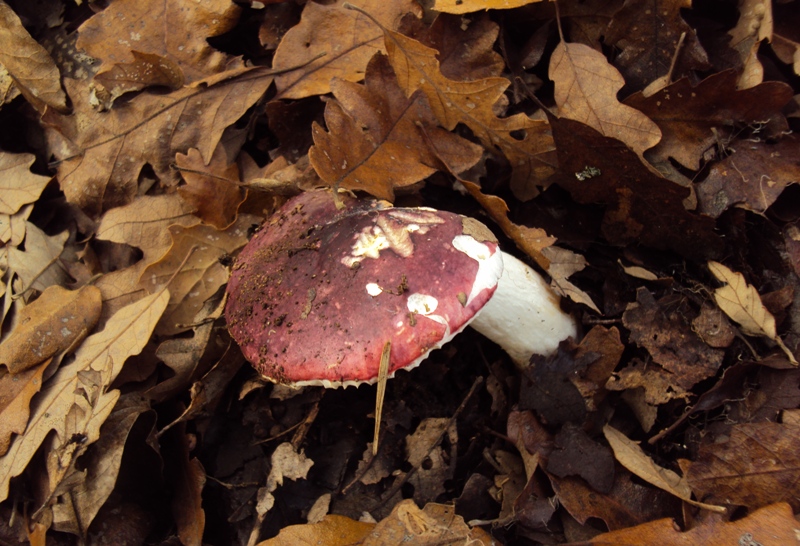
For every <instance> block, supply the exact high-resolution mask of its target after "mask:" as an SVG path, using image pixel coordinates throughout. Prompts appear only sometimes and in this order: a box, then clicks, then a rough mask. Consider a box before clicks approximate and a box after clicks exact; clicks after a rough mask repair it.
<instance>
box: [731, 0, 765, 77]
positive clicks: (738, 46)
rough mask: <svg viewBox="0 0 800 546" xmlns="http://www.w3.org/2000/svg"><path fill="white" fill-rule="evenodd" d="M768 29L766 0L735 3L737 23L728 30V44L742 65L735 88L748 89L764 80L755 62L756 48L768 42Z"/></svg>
mask: <svg viewBox="0 0 800 546" xmlns="http://www.w3.org/2000/svg"><path fill="white" fill-rule="evenodd" d="M772 29H773V21H772V2H771V1H770V0H739V20H738V21H737V22H736V26H735V27H734V28H732V29H731V30H730V31H728V34H730V36H731V42H730V45H731V47H732V48H733V49H735V50H736V52H737V53H738V54H739V57H740V59H741V61H742V64H743V65H744V66H743V69H742V71H741V74H740V75H739V82H738V85H737V87H738V88H739V89H749V88H750V87H754V86H756V85H758V84H760V83H761V82H762V81H763V80H764V67H763V66H761V61H759V60H758V48H759V46H760V45H761V42H762V41H764V40H767V41H770V40H772Z"/></svg>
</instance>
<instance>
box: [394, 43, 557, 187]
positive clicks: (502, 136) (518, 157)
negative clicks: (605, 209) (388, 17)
mask: <svg viewBox="0 0 800 546" xmlns="http://www.w3.org/2000/svg"><path fill="white" fill-rule="evenodd" d="M384 35H385V41H386V51H387V52H388V54H389V59H390V61H391V63H392V66H393V67H394V71H395V73H396V74H397V80H398V82H399V83H400V87H402V88H403V90H404V91H405V93H406V95H407V96H410V95H411V94H412V93H413V92H414V91H416V90H417V89H420V90H422V92H423V93H425V95H426V96H427V97H428V102H429V104H430V106H431V109H432V110H433V113H434V115H435V116H436V118H437V119H438V120H439V123H440V124H441V125H442V126H443V127H444V128H445V129H447V130H453V129H454V128H455V126H456V125H458V124H459V123H463V124H464V125H466V126H467V127H469V128H470V129H471V130H472V132H473V133H474V134H475V136H476V137H477V138H478V139H480V141H481V142H482V143H483V145H484V147H486V148H487V149H489V150H495V149H499V150H500V152H502V153H503V154H504V155H505V156H506V158H507V159H508V161H509V163H510V164H511V166H512V168H513V174H512V179H511V188H512V190H513V191H514V194H515V195H516V196H517V197H518V198H519V199H523V200H527V199H531V198H533V197H535V196H536V195H537V193H538V189H537V186H543V185H545V184H546V182H545V181H546V179H547V178H548V177H549V176H550V175H551V174H553V172H555V159H554V157H553V150H554V147H553V139H552V137H551V136H550V126H549V124H548V123H547V122H546V121H544V120H535V119H531V118H529V117H528V116H526V115H525V114H522V113H519V114H515V115H513V116H509V117H506V118H499V117H497V116H496V115H495V113H494V110H493V108H494V106H495V103H497V102H498V100H499V99H500V98H501V97H502V96H503V92H504V91H505V90H506V88H507V87H508V86H509V84H510V82H509V81H508V80H507V79H505V78H483V79H480V80H474V81H463V82H462V81H455V80H451V79H449V78H446V77H445V76H444V75H443V74H442V73H441V71H440V68H439V61H438V59H437V58H436V55H437V51H436V50H435V49H431V48H429V47H426V46H424V45H422V44H421V43H419V42H418V41H416V40H414V39H412V38H409V37H407V36H404V35H402V34H399V33H397V32H393V31H391V30H389V29H384ZM518 134H522V135H524V136H523V138H522V139H521V140H520V139H519V138H517V137H515V136H514V135H518Z"/></svg>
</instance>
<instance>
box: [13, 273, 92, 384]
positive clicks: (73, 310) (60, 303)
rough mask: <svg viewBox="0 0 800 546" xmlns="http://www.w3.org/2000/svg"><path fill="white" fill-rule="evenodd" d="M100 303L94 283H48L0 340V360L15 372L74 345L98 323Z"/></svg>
mask: <svg viewBox="0 0 800 546" xmlns="http://www.w3.org/2000/svg"><path fill="white" fill-rule="evenodd" d="M101 305H102V301H101V299H100V290H98V289H97V288H96V287H94V286H84V287H83V288H81V289H80V290H74V291H70V290H66V289H64V288H62V287H60V286H50V287H48V288H47V289H46V290H45V291H44V292H42V294H41V296H39V298H38V299H36V301H34V302H33V303H31V304H30V305H28V306H26V307H25V308H23V309H22V311H21V312H20V314H19V319H18V321H17V324H16V327H15V328H14V330H12V331H11V334H9V336H8V337H7V338H6V339H4V340H3V342H2V343H0V364H5V365H6V367H7V368H8V371H9V372H11V373H12V374H16V373H19V372H21V371H23V370H27V369H28V368H31V367H33V366H35V365H36V364H39V363H40V362H42V361H43V360H45V359H48V358H50V357H51V356H53V355H55V354H56V353H59V352H61V351H64V350H66V349H68V348H70V347H71V346H72V345H74V344H75V345H76V344H77V343H79V342H80V341H81V340H83V338H85V337H86V336H87V335H89V332H91V331H92V329H93V328H94V326H95V324H97V319H98V318H99V317H100V307H101Z"/></svg>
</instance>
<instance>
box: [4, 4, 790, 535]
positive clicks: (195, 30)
mask: <svg viewBox="0 0 800 546" xmlns="http://www.w3.org/2000/svg"><path fill="white" fill-rule="evenodd" d="M663 4H664V5H663V6H662V7H661V8H659V9H658V10H654V9H651V7H650V5H649V4H647V3H645V2H624V3H623V2H621V1H617V2H595V1H589V2H579V1H577V0H565V1H562V2H558V4H557V5H556V4H554V3H546V2H536V1H526V0H519V1H515V2H482V3H474V2H467V1H464V2H452V1H449V0H448V1H437V2H435V3H433V7H432V8H431V7H428V8H423V7H421V6H420V5H418V4H417V3H415V2H412V1H410V0H392V1H391V2H375V1H372V0H363V1H358V2H349V3H346V2H343V1H335V2H316V1H309V2H305V3H302V2H297V3H289V2H283V3H272V2H270V3H266V4H262V3H257V2H254V3H243V2H238V3H235V4H234V3H230V2H227V1H223V0H216V1H214V2H206V3H202V5H201V4H196V3H191V2H185V1H183V0H176V1H175V2H167V3H163V2H161V3H158V2H152V1H149V0H148V1H145V2H139V3H132V2H111V3H109V5H108V7H105V8H104V7H103V6H101V5H99V4H90V6H87V5H86V4H85V3H77V4H75V5H69V6H68V5H67V3H62V2H60V1H56V0H54V1H50V2H39V3H36V4H34V5H31V6H24V5H23V3H19V2H12V3H8V4H5V3H0V25H2V28H3V30H4V31H5V32H4V33H0V34H2V37H0V42H2V44H0V45H2V47H0V69H2V70H0V97H2V100H0V123H2V124H4V127H5V128H6V130H5V131H3V132H1V134H0V275H2V287H3V288H2V300H1V301H2V307H1V309H2V311H1V312H0V425H1V426H0V453H2V454H1V455H0V514H2V516H3V517H2V521H3V523H2V524H0V537H1V538H2V541H3V543H9V544H17V543H23V542H29V543H31V544H45V543H47V544H100V543H118V544H122V543H126V544H145V543H146V544H177V543H181V544H185V545H200V544H248V545H255V544H297V543H317V542H320V541H322V542H324V543H326V544H334V545H335V544H375V545H379V544H381V545H383V544H400V543H409V542H413V543H414V544H440V543H443V542H448V543H451V542H452V543H469V544H487V545H488V544H556V543H572V544H611V543H613V544H640V543H643V542H648V543H653V544H688V543H700V542H702V543H704V544H712V545H714V544H728V543H734V542H736V543H739V544H756V543H758V544H763V545H767V544H789V543H792V541H794V540H796V536H795V535H796V531H795V529H796V527H797V525H796V519H795V514H796V513H797V511H798V510H800V500H799V499H800V489H798V483H800V479H798V476H797V466H798V464H797V461H796V458H797V456H796V454H797V453H798V438H800V435H799V434H798V426H800V424H798V423H800V418H799V417H798V415H799V414H800V370H798V369H797V368H796V365H797V356H798V347H800V319H798V317H800V312H798V309H797V306H798V305H800V300H798V298H800V277H798V275H800V242H798V241H800V235H798V233H800V229H799V228H798V226H800V213H798V212H797V211H798V208H797V202H798V199H800V193H798V189H797V188H798V176H797V174H798V173H797V166H796V165H795V162H794V161H793V159H792V158H794V157H796V156H797V155H798V152H799V151H800V150H798V146H799V144H798V141H797V139H796V138H794V136H793V134H792V133H793V132H794V131H797V130H798V126H797V125H798V120H799V119H800V118H798V117H797V115H796V101H794V100H793V99H792V97H793V96H796V95H798V94H799V93H800V89H798V87H797V76H798V75H800V73H798V61H797V58H798V56H797V52H798V51H800V46H798V44H800V36H798V35H797V32H796V30H795V29H794V27H793V26H792V25H793V23H792V22H793V21H796V19H797V18H796V15H794V14H792V13H790V10H791V9H793V8H792V4H793V3H792V2H788V3H786V2H779V3H775V5H773V4H772V3H771V2H768V1H762V0H740V1H739V2H738V6H737V5H736V3H731V4H728V5H727V6H726V7H725V8H724V9H723V8H720V7H719V6H717V5H716V4H714V5H713V6H712V3H710V2H707V1H705V0H696V1H695V2H691V3H690V2H685V1H683V0H675V1H670V2H665V3H663ZM426 5H427V4H426ZM711 7H714V9H710V8H711ZM662 8H663V9H662ZM163 21H167V22H168V24H166V25H165V24H163ZM795 26H796V25H795ZM59 44H60V45H59ZM54 45H59V46H58V48H57V49H56V48H54ZM11 52H13V54H12V53H11ZM5 74H7V76H5ZM320 186H322V187H325V186H327V187H332V188H336V189H341V190H346V191H349V192H351V193H352V194H353V195H356V196H362V197H366V196H368V195H369V196H373V197H379V198H383V199H387V200H390V201H393V202H394V203H396V204H398V205H403V206H428V207H434V208H439V209H444V210H449V211H453V212H458V213H461V214H464V215H467V216H472V217H475V218H478V219H479V220H482V221H483V222H485V223H486V224H487V225H488V226H489V227H490V229H492V230H493V231H494V233H495V234H496V235H497V236H498V237H499V238H500V242H501V245H502V246H503V248H504V249H505V250H506V251H507V252H510V253H515V254H517V255H518V256H520V257H522V258H524V259H526V260H528V262H529V263H531V264H533V265H534V266H535V267H537V268H539V269H540V270H541V271H542V272H543V273H545V274H547V275H548V276H549V280H550V283H551V287H552V288H553V290H554V292H556V293H557V294H559V295H560V296H562V297H563V298H562V301H561V305H562V307H563V308H564V309H565V310H567V311H568V312H570V313H572V314H573V315H574V316H576V317H577V318H578V319H579V320H580V322H581V323H582V333H581V335H580V336H579V337H578V339H573V340H567V341H565V342H563V343H562V345H561V346H560V347H559V350H558V351H557V352H556V353H555V354H553V355H550V356H534V357H533V358H532V359H531V361H530V362H529V363H528V365H527V366H526V367H524V368H523V369H519V368H517V367H515V366H514V365H513V364H512V363H511V362H510V361H509V359H508V357H507V356H506V355H505V354H504V353H503V352H502V351H501V350H500V349H499V348H498V347H496V346H494V345H493V344H492V343H491V342H489V341H487V340H485V339H483V338H481V337H480V336H479V335H477V334H475V333H474V332H470V331H467V332H464V333H462V334H461V335H460V336H459V337H457V338H456V339H455V340H454V341H453V342H451V343H450V344H448V345H447V346H445V347H444V348H443V349H441V350H438V351H435V352H433V353H432V354H431V355H430V357H429V358H428V359H427V360H426V361H425V362H424V363H423V364H422V365H421V366H420V367H419V368H417V369H416V370H414V371H412V372H408V373H405V372H404V373H399V374H397V377H395V378H393V379H391V380H390V381H389V382H388V384H387V385H386V395H385V396H386V398H385V402H384V407H383V413H382V417H380V420H381V422H380V423H379V425H380V441H379V442H378V443H377V444H376V445H375V446H373V445H372V444H371V443H370V441H371V439H372V431H373V428H374V427H375V422H374V421H375V415H374V413H373V410H374V405H373V404H374V396H375V390H374V389H375V387H370V386H361V387H359V388H354V389H343V390H332V391H326V392H323V391H322V390H321V389H319V388H305V389H301V390H292V389H286V388H282V387H279V386H277V385H272V384H266V383H265V382H264V381H263V380H262V379H261V378H259V377H258V376H257V374H256V373H255V372H254V371H253V370H252V368H251V367H250V366H248V365H246V362H245V361H244V358H243V357H242V355H241V353H240V351H239V349H238V347H236V345H235V344H234V343H233V342H232V341H231V339H230V337H229V336H228V334H227V331H226V328H225V320H224V317H223V316H222V309H223V307H224V289H225V286H226V283H227V279H228V276H229V272H230V268H231V266H232V264H233V262H234V260H235V257H236V255H237V253H238V252H239V251H240V249H241V248H242V247H243V246H244V245H245V244H246V242H247V241H248V239H249V238H250V237H251V236H252V234H253V233H254V231H255V230H257V229H271V227H272V223H271V222H274V220H272V219H271V215H272V213H273V211H274V210H275V209H276V208H277V207H279V206H280V205H281V204H282V203H283V202H284V201H285V200H286V199H287V197H288V196H291V195H294V194H297V193H299V192H301V191H306V190H309V189H312V188H315V187H320ZM262 223H263V225H262ZM266 304H268V302H265V305H266ZM737 541H738V542H737Z"/></svg>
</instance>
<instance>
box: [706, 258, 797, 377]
mask: <svg viewBox="0 0 800 546" xmlns="http://www.w3.org/2000/svg"><path fill="white" fill-rule="evenodd" d="M708 268H709V270H711V273H712V274H713V275H714V276H715V277H716V278H717V280H718V281H720V282H724V283H725V286H723V287H721V288H717V289H716V290H714V300H715V301H716V302H717V305H718V306H719V308H720V309H722V310H723V311H724V312H725V314H726V315H728V316H729V317H730V318H731V319H733V320H734V321H735V322H737V323H738V324H739V326H741V327H742V331H743V332H744V333H745V334H747V335H749V336H763V337H766V338H769V339H771V340H772V341H774V342H775V343H777V344H778V347H780V348H781V350H782V351H783V352H784V353H785V354H786V356H787V357H788V358H789V360H790V361H791V362H792V364H794V365H795V366H796V365H797V360H796V359H795V356H794V355H793V354H792V352H791V351H790V350H789V348H788V347H787V346H786V345H785V344H784V343H783V340H782V339H781V338H780V337H778V332H777V329H776V327H775V317H773V316H772V313H770V312H769V311H768V310H767V308H766V307H764V304H763V303H761V297H760V296H759V295H758V291H757V290H756V289H755V287H754V286H752V285H750V284H747V281H746V280H745V278H744V275H742V274H741V273H737V272H735V271H732V270H730V269H728V268H727V267H725V266H724V265H722V264H721V263H719V262H713V261H712V262H708Z"/></svg>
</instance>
